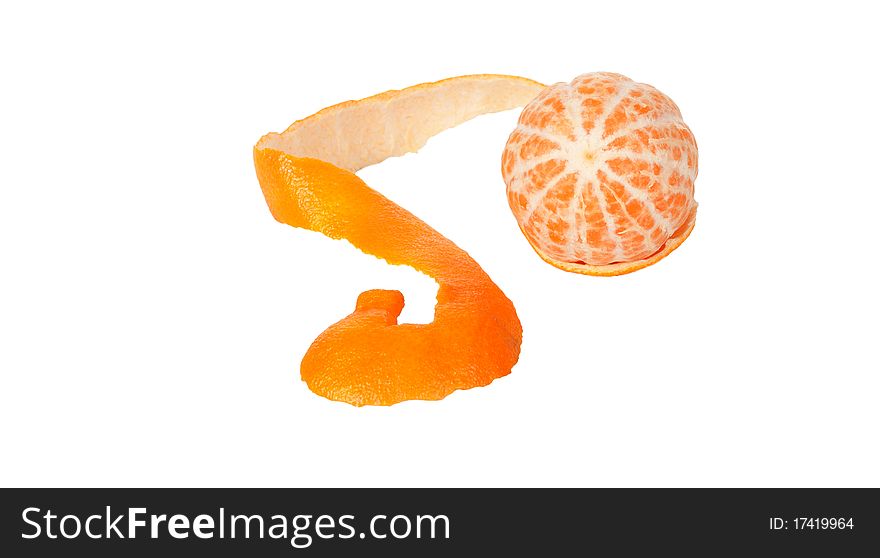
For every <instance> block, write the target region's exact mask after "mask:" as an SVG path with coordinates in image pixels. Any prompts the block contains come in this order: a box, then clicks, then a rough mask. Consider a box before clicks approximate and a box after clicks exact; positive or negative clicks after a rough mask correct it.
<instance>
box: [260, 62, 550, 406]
mask: <svg viewBox="0 0 880 558" xmlns="http://www.w3.org/2000/svg"><path fill="white" fill-rule="evenodd" d="M542 88H543V85H541V84H539V83H536V82H533V81H531V80H527V79H524V78H517V77H512V76H496V75H477V76H464V77H459V78H452V79H448V80H444V81H440V82H436V83H428V84H423V85H418V86H415V87H410V88H407V89H403V90H401V91H389V92H387V93H383V94H380V95H376V96H374V97H370V98H367V99H363V100H361V101H350V102H347V103H342V104H339V105H335V106H332V107H330V108H327V109H324V110H322V111H320V112H318V113H317V114H314V115H312V116H310V117H308V118H306V119H304V120H300V121H299V122H296V123H294V124H293V125H291V126H290V127H289V128H288V129H287V130H286V131H285V132H283V133H281V134H268V135H266V136H264V137H263V138H262V139H261V140H260V141H259V143H257V145H256V147H255V148H254V163H255V166H256V170H257V177H258V178H259V181H260V186H261V187H262V190H263V194H264V196H265V198H266V202H267V203H268V205H269V209H270V210H271V212H272V215H273V216H274V217H275V218H276V219H277V220H278V221H280V222H282V223H286V224H288V225H292V226H294V227H301V228H305V229H309V230H313V231H317V232H320V233H323V234H325V235H327V236H329V237H331V238H337V239H338V238H345V239H348V240H349V241H350V242H351V243H352V244H353V245H354V246H356V247H358V248H360V249H361V250H363V251H364V252H366V253H368V254H373V255H375V256H379V257H381V258H384V259H385V260H387V261H388V262H389V263H392V264H405V265H409V266H412V267H414V268H415V269H417V270H419V271H421V272H423V273H426V274H427V275H430V276H431V277H433V278H434V279H436V281H437V283H439V290H438V292H437V305H436V307H435V313H434V321H433V322H431V323H429V324H398V323H397V317H398V316H399V315H400V312H401V310H402V309H403V304H404V302H403V295H402V294H401V293H400V292H398V291H387V290H371V291H366V292H364V293H362V294H361V295H360V297H359V298H358V300H357V304H356V306H355V309H354V312H352V313H351V314H350V315H349V316H347V317H345V318H343V319H342V320H340V321H339V322H337V323H336V324H334V325H332V326H330V327H329V328H328V329H327V330H326V331H324V333H322V334H321V335H320V336H319V337H318V338H317V339H316V340H315V341H314V343H313V344H312V345H311V347H310V348H309V350H308V351H307V353H306V355H305V357H304V358H303V361H302V366H301V374H302V379H303V380H305V382H306V384H307V385H308V386H309V388H310V389H312V391H314V392H315V393H317V394H319V395H323V396H324V397H327V398H330V399H334V400H338V401H344V402H346V403H351V404H353V405H391V404H394V403H398V402H400V401H405V400H408V399H441V398H443V397H445V396H447V395H449V394H450V393H452V392H453V391H455V390H457V389H469V388H473V387H477V386H484V385H486V384H488V383H490V382H492V381H493V380H494V379H495V378H498V377H501V376H504V375H506V374H509V373H510V371H511V368H512V367H513V365H514V364H515V363H516V361H517V359H518V358H519V350H520V343H521V341H522V328H521V326H520V322H519V319H518V317H517V315H516V311H515V309H514V307H513V304H512V303H511V302H510V300H508V298H507V297H506V296H505V295H504V293H503V292H501V290H500V289H499V288H498V287H497V286H496V285H495V283H493V282H492V280H491V279H490V278H489V277H488V275H486V273H485V272H484V271H483V270H482V269H481V268H480V266H479V265H478V264H477V263H476V262H475V261H474V260H473V259H472V258H471V257H470V256H468V254H467V253H466V252H464V251H463V250H462V249H461V248H459V247H458V246H456V245H455V244H453V243H452V242H451V241H449V240H448V239H446V238H445V237H443V236H442V235H441V234H440V233H438V232H437V231H435V230H434V229H432V228H431V227H430V226H428V225H427V224H425V223H424V222H423V221H421V220H420V219H418V218H417V217H415V216H414V215H412V214H411V213H409V212H408V211H406V210H405V209H403V208H402V207H400V206H398V205H396V204H395V203H394V202H392V201H390V200H388V199H387V198H385V197H384V196H382V195H381V194H379V193H378V192H376V191H375V190H373V189H371V188H370V187H369V186H367V185H366V184H365V183H364V182H363V181H362V180H361V179H360V178H358V177H357V176H356V175H355V174H354V172H355V171H357V170H358V169H361V168H363V167H365V166H367V165H372V164H374V163H378V162H380V161H382V160H384V159H386V158H388V157H392V156H396V155H402V154H404V153H407V152H409V151H415V150H417V149H418V148H419V147H421V146H422V145H423V144H424V143H425V142H426V141H427V139H428V138H429V137H431V136H432V135H434V134H436V133H438V132H440V131H442V130H444V129H446V128H449V127H452V126H455V125H457V124H460V123H461V122H464V121H466V120H468V119H470V118H473V117H474V116H477V115H479V114H482V113H487V112H494V111H500V110H507V109H511V108H514V107H517V106H522V105H524V104H526V103H527V102H528V101H529V100H530V99H532V98H533V97H534V96H535V95H536V94H537V93H538V92H539V91H540V90H541V89H542Z"/></svg>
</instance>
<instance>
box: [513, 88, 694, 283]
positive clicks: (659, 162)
mask: <svg viewBox="0 0 880 558" xmlns="http://www.w3.org/2000/svg"><path fill="white" fill-rule="evenodd" d="M502 174H503V176H504V181H505V183H506V184H507V197H508V202H509V204H510V208H511V209H512V210H513V213H514V215H515V217H516V219H517V222H518V223H519V226H520V229H521V230H522V231H523V233H524V234H525V236H526V238H527V239H528V241H529V243H530V244H531V245H532V247H533V248H534V249H535V251H536V252H537V253H538V255H539V256H541V258H543V259H544V260H545V261H547V262H548V263H550V264H552V265H554V266H556V267H559V268H562V269H565V270H566V271H574V272H578V273H585V274H589V275H620V274H622V273H629V272H631V271H635V270H637V269H641V268H643V267H646V266H648V265H651V264H653V263H655V262H657V261H658V260H660V259H661V258H663V257H664V256H666V255H667V254H669V253H670V252H672V250H674V249H676V248H677V247H678V246H680V245H681V243H682V242H684V240H685V239H686V238H687V236H688V235H689V234H690V231H691V230H692V229H693V226H694V221H695V218H696V210H697V203H696V201H695V200H694V180H695V179H696V177H697V144H696V142H695V140H694V136H693V134H692V133H691V131H690V129H689V128H688V127H687V125H686V124H685V123H684V121H683V120H682V117H681V113H680V112H679V109H678V107H677V106H676V105H675V103H674V102H672V100H671V99H670V98H669V97H667V96H666V95H664V94H663V93H661V92H660V91H658V90H657V89H655V88H654V87H651V86H650V85H646V84H643V83H636V82H634V81H632V80H631V79H629V78H627V77H624V76H622V75H619V74H612V73H592V74H584V75H582V76H579V77H577V78H575V79H574V80H573V81H572V82H571V83H559V84H556V85H553V86H550V87H548V88H546V89H544V90H543V91H542V92H541V93H540V94H539V95H538V96H537V97H535V98H534V99H533V100H532V101H531V102H530V103H529V104H528V105H527V106H526V107H525V109H524V110H523V112H522V114H521V115H520V118H519V122H518V124H517V127H516V129H515V130H514V131H513V133H511V135H510V138H509V139H508V142H507V145H506V147H505V149H504V153H503V155H502Z"/></svg>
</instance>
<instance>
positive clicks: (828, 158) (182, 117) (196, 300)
mask: <svg viewBox="0 0 880 558" xmlns="http://www.w3.org/2000/svg"><path fill="white" fill-rule="evenodd" d="M10 4H11V3H9V4H6V5H5V7H4V8H3V9H2V13H0V47H2V49H0V52H2V53H3V54H2V66H0V68H2V69H0V72H2V74H0V82H2V86H0V99H2V103H0V141H2V144H0V158H2V163H0V188H2V198H0V233H2V234H0V370H2V385H0V429H2V430H0V433H2V439H0V447H2V450H0V452H2V458H0V482H2V484H4V485H88V486H93V485H138V486H158V485H172V486H177V485H221V486H226V485H239V486H256V485H291V486H310V485H321V486H356V485H358V486H359V485H366V486H373V485H378V486H388V485H394V486H397V485H402V486H422V485H427V486H452V485H464V486H483V485H492V486H494V485H512V486H520V485H529V486H531V485H566V486H568V485H586V486H606V485H611V486H654V485H659V486H692V485H697V486H704V485H709V486H714V485H722V486H851V485H854V486H858V485H872V486H877V485H880V448H878V432H877V427H878V424H880V404H878V396H880V379H878V372H880V365H878V354H877V346H878V343H877V341H878V323H877V316H878V313H880V304H878V295H877V286H878V284H880V276H878V271H877V267H878V266H877V261H876V259H877V256H878V240H880V233H878V226H880V221H878V211H880V194H878V191H880V179H878V172H877V157H878V154H877V148H878V125H880V118H878V100H877V94H878V85H880V80H878V73H877V68H876V58H875V57H874V55H873V54H870V53H876V52H878V49H880V45H878V39H877V34H876V28H875V25H874V23H875V22H876V19H875V18H872V17H870V16H869V14H868V13H864V12H863V11H861V10H860V9H859V8H856V7H854V6H855V4H854V5H849V4H847V3H845V2H834V3H831V4H829V5H827V6H823V5H818V4H805V3H792V4H790V5H786V4H783V3H779V4H778V5H774V4H773V3H769V2H761V3H757V4H752V5H750V4H747V3H736V5H735V6H734V5H731V6H730V7H729V8H720V7H715V6H712V5H710V3H704V4H703V5H700V4H674V3H670V2H656V3H644V4H636V3H634V2H627V3H612V2H603V3H600V4H597V5H589V3H587V2H571V3H566V4H562V3H553V2H535V1H532V2H525V3H517V2H510V1H507V2H503V3H483V2H473V1H471V2H460V3H459V2H450V1H448V0H447V1H445V2H441V3H438V4H436V5H435V6H433V7H430V8H429V7H418V6H419V5H418V4H417V3H400V4H385V5H380V4H379V3H377V2H358V3H352V4H351V5H334V3H331V2H327V1H321V2H308V3H306V2H281V3H241V5H240V6H239V7H237V8H232V7H228V6H223V5H219V4H217V3H205V4H196V3H177V2H175V3H168V4H156V3H148V4H144V5H143V7H141V8H133V7H125V6H124V5H123V3H107V4H100V5H96V4H85V3H79V2H77V3H64V4H62V3H58V4H57V5H39V4H28V6H29V7H27V8H21V7H18V5H15V6H16V7H11V6H10ZM23 4H24V3H22V5H23ZM598 70H608V71H616V72H620V73H623V74H626V75H628V76H630V77H632V78H634V79H636V80H637V81H644V82H647V83H651V84H653V85H655V86H656V87H658V88H660V89H661V90H662V91H664V92H666V93H667V94H669V95H670V96H671V97H672V98H673V99H674V100H675V101H676V102H677V103H678V104H679V106H680V107H681V109H682V113H683V114H684V117H685V120H686V121H687V123H688V124H689V125H690V126H691V128H692V129H693V131H694V133H695V135H696V138H697V141H698V143H699V146H700V175H699V178H698V180H697V183H696V191H697V193H696V197H697V200H698V201H699V203H700V209H699V213H698V218H697V226H696V229H695V230H694V233H693V235H692V236H691V238H690V239H689V240H688V241H687V242H685V244H684V245H683V246H682V247H681V248H680V249H679V250H678V251H676V252H675V253H673V254H672V255H671V256H670V257H669V258H667V259H666V260H664V261H662V262H661V263H659V264H657V265H655V266H653V267H650V268H648V269H645V270H642V271H639V272H637V273H635V274H632V275H628V276H623V277H617V278H593V277H585V276H579V275H574V274H568V273H565V272H562V271H559V270H557V269H555V268H552V267H550V266H548V265H547V264H545V263H543V262H542V261H541V260H540V259H539V258H538V257H537V256H536V255H535V254H534V253H533V252H532V250H531V248H530V247H529V245H528V243H527V242H526V240H525V239H524V237H523V236H522V235H521V233H520V232H519V230H518V228H517V226H516V223H515V221H514V218H513V216H512V215H511V213H510V211H509V209H508V207H507V202H506V200H505V195H504V184H503V182H502V179H501V175H500V156H501V150H502V148H503V146H504V143H505V141H506V138H507V135H508V134H509V132H510V131H511V130H512V128H513V126H514V124H515V121H516V117H517V111H511V112H507V113H500V114H495V115H489V116H485V117H481V118H478V119H476V120H473V121H471V122H469V123H466V124H465V125H462V126H461V127H459V128H457V129H454V130H451V131H449V132H446V133H443V134H441V135H440V136H438V137H436V138H434V139H432V140H431V141H430V142H429V143H428V145H427V146H426V147H425V148H424V149H423V150H422V151H421V152H420V153H418V154H415V155H407V156H405V157H402V158H398V159H393V160H389V161H386V162H385V163H382V164H381V165H379V166H377V167H374V168H369V169H366V170H364V171H363V172H362V173H361V176H362V177H363V178H364V179H365V180H366V181H367V182H368V183H369V184H370V185H371V186H373V187H375V188H376V189H378V190H379V191H381V192H383V193H384V194H386V195H387V196H389V197H390V198H391V199H393V200H395V201H396V202H398V203H400V204H401V205H402V206H403V207H405V208H407V209H409V210H411V211H412V212H413V213H415V214H416V215H418V216H420V217H422V218H423V219H424V220H426V221H427V222H428V223H429V224H431V225H433V226H434V227H435V228H437V229H438V230H439V231H441V232H442V233H443V234H445V235H447V236H448V237H449V238H451V239H452V240H453V241H455V242H456V243H458V244H459V245H460V246H461V247H462V248H464V249H465V250H467V251H468V252H469V253H470V254H471V255H472V256H473V257H474V258H475V259H476V260H477V261H478V262H480V264H481V265H482V266H483V267H484V268H485V269H486V271H487V272H488V273H489V275H490V276H491V277H492V278H493V279H494V280H495V282H496V283H497V284H498V285H499V286H500V287H501V288H502V289H503V290H504V291H505V292H506V293H507V295H508V296H509V297H510V298H511V299H512V300H513V301H514V303H515V304H516V307H517V310H518V313H519V316H520V318H521V320H522V323H523V327H524V330H525V334H524V341H523V346H522V358H521V360H520V362H519V364H517V365H516V367H515V368H514V370H513V373H512V374H511V375H510V376H507V377H505V378H503V379H500V380H498V381H496V382H495V383H493V384H492V385H491V386H489V387H487V388H481V389H475V390H470V391H467V392H457V393H454V394H453V395H451V396H449V397H448V398H446V399H445V400H443V401H441V402H431V403H427V402H407V403H403V404H400V405H396V406H393V407H389V408H361V409H358V408H354V407H351V406H348V405H345V404H342V403H335V402H331V401H328V400H325V399H323V398H320V397H318V396H316V395H314V394H312V393H311V392H310V391H309V390H308V389H307V388H306V386H305V384H304V383H302V382H301V381H300V380H299V372H298V367H299V361H300V359H301V358H302V355H303V353H304V352H305V350H306V348H307V347H308V346H309V344H310V343H311V342H312V340H313V339H314V338H315V337H316V336H317V335H318V334H319V333H320V332H321V331H322V330H323V329H324V328H325V327H327V326H329V325H330V324H331V323H333V322H334V321H336V320H338V319H340V318H341V317H343V316H344V315H346V314H348V313H349V312H350V311H351V310H352V308H353V306H354V301H355V299H356V297H357V295H358V293H360V292H361V291H363V290H366V289H369V288H397V289H400V290H402V291H403V292H404V294H405V296H406V297H407V301H408V305H407V307H406V309H405V310H404V314H403V319H404V321H417V322H418V321H421V322H425V321H430V319H431V315H432V308H433V303H434V295H435V292H436V285H435V283H434V282H433V281H432V280H431V279H429V278H427V277H425V276H423V275H420V274H419V273H417V272H415V271H413V270H412V269H409V268H393V267H391V266H388V265H386V264H385V263H383V262H382V261H380V260H378V259H376V258H373V257H371V256H365V255H363V254H362V253H360V252H358V251H357V250H355V249H354V248H352V247H351V246H350V245H349V244H347V243H345V242H337V241H332V240H329V239H327V238H324V237H322V236H320V235H319V234H316V233H311V232H306V231H302V230H296V229H292V228H290V227H287V226H284V225H281V224H278V223H276V222H275V221H274V220H273V219H272V218H271V216H270V215H269V212H268V210H267V208H266V206H265V202H264V201H263V198H262V195H261V192H260V189H259V186H258V184H257V180H256V178H255V175H254V171H253V164H252V159H251V149H252V146H253V144H254V143H255V142H256V141H257V139H258V138H259V137H260V136H261V135H262V134H264V133H266V132H269V131H280V130H282V129H284V128H285V127H287V125H288V124H290V123H291V122H293V121H294V120H296V119H299V118H302V117H305V116H307V115H309V114H311V113H312V112H314V111H316V110H318V109H320V108H322V107H324V106H327V105H330V104H333V103H336V102H339V101H343V100H347V99H356V98H361V97H365V96H368V95H371V94H374V93H378V92H380V91H384V90H387V89H393V88H399V87H404V86H408V85H413V84H416V83H420V82H424V81H433V80H436V79H441V78H444V77H449V76H454V75H461V74H468V73H484V72H492V73H510V74H517V75H524V76H528V77H531V78H534V79H537V80H539V81H543V82H545V83H552V82H556V81H568V80H570V79H572V78H573V77H575V76H576V75H578V74H580V73H584V72H589V71H598Z"/></svg>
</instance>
